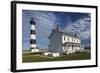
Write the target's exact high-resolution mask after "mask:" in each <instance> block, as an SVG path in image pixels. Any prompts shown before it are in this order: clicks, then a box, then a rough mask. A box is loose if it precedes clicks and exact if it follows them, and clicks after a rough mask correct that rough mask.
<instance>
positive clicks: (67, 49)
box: [49, 27, 84, 56]
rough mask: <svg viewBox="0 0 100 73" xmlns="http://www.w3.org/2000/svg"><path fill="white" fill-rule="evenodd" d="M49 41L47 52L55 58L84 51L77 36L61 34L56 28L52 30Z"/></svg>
mask: <svg viewBox="0 0 100 73" xmlns="http://www.w3.org/2000/svg"><path fill="white" fill-rule="evenodd" d="M49 39H50V45H49V50H50V52H51V53H53V54H54V55H56V56H59V55H60V54H69V53H75V52H80V51H82V50H84V46H83V45H81V40H80V38H79V37H78V36H77V35H72V34H68V33H64V32H61V31H59V29H58V27H57V28H56V29H54V30H52V32H51V34H50V36H49Z"/></svg>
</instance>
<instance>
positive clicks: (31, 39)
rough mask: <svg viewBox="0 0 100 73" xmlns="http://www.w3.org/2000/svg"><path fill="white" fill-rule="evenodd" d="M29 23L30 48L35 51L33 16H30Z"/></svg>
mask: <svg viewBox="0 0 100 73" xmlns="http://www.w3.org/2000/svg"><path fill="white" fill-rule="evenodd" d="M30 25H31V28H30V49H31V51H32V52H37V51H38V49H37V48H36V33H35V21H34V18H33V17H31V20H30Z"/></svg>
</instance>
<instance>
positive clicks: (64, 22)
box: [22, 10, 91, 50]
mask: <svg viewBox="0 0 100 73" xmlns="http://www.w3.org/2000/svg"><path fill="white" fill-rule="evenodd" d="M31 17H33V18H34V21H35V22H36V44H37V47H39V48H48V45H49V39H48V37H49V35H50V33H51V31H52V29H55V27H56V25H57V26H59V28H60V31H62V32H65V33H66V32H67V33H73V34H75V33H77V35H78V36H80V38H81V40H82V44H83V45H84V46H85V47H88V46H90V43H91V40H90V39H91V36H90V35H91V32H90V27H91V14H90V13H75V12H73V13H72V12H54V11H51V12H50V11H36V10H35V11H34V10H23V11H22V24H23V28H22V32H23V34H22V38H23V39H22V43H23V44H22V46H23V50H28V49H29V47H30V24H29V21H30V18H31Z"/></svg>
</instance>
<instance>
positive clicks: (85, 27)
mask: <svg viewBox="0 0 100 73" xmlns="http://www.w3.org/2000/svg"><path fill="white" fill-rule="evenodd" d="M90 26H91V20H90V18H88V17H84V18H82V19H79V20H77V21H75V22H73V23H70V24H69V25H68V26H67V27H66V28H65V29H62V31H64V32H68V33H74V34H75V33H76V34H77V35H78V36H80V37H81V39H82V40H84V39H88V38H90V34H91V33H90Z"/></svg>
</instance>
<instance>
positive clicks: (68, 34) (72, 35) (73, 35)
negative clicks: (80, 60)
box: [49, 30, 79, 38]
mask: <svg viewBox="0 0 100 73" xmlns="http://www.w3.org/2000/svg"><path fill="white" fill-rule="evenodd" d="M55 31H57V32H59V33H61V35H62V34H63V35H67V36H71V37H76V38H79V36H77V35H75V34H70V33H65V32H62V31H58V30H52V32H51V34H50V36H49V38H51V36H52V35H53V33H54V32H55Z"/></svg>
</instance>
